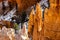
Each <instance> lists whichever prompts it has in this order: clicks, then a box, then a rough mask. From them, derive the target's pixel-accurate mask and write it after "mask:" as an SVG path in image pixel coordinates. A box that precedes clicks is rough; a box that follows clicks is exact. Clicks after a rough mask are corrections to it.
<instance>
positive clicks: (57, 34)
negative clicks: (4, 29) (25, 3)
mask: <svg viewBox="0 0 60 40" xmlns="http://www.w3.org/2000/svg"><path fill="white" fill-rule="evenodd" d="M49 2H50V8H49V9H45V12H44V21H42V17H41V11H36V14H37V13H38V14H39V13H40V15H38V16H40V17H37V16H36V18H37V20H39V19H40V20H39V21H37V22H39V23H37V22H35V23H34V21H33V19H34V18H33V15H30V17H31V18H30V20H31V21H30V23H31V24H30V23H29V24H30V25H29V26H28V29H29V30H28V32H31V34H32V33H34V32H35V33H34V34H33V38H34V39H33V40H60V4H59V0H49ZM37 8H38V7H37ZM37 8H36V9H37ZM38 10H39V9H38ZM36 14H35V15H36ZM34 17H35V16H34ZM34 20H36V19H34ZM42 22H43V26H42ZM33 23H34V24H35V26H34V27H33V26H32V25H34V24H33ZM37 24H39V25H41V27H42V30H41V31H40V32H39V31H38V32H37V33H36V31H37V30H36V29H40V28H41V27H40V26H39V25H38V26H37ZM31 26H32V27H33V30H32V27H31ZM36 26H37V27H36ZM39 27H40V28H39ZM31 30H32V31H31ZM36 34H38V36H37V35H36ZM35 37H36V38H37V37H38V39H36V38H35ZM39 38H40V39H39Z"/></svg>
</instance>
